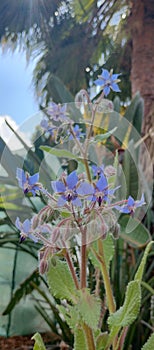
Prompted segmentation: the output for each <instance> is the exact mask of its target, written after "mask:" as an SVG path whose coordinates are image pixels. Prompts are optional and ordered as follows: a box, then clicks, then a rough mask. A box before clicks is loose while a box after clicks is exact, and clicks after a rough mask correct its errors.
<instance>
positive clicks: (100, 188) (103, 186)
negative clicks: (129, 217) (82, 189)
mask: <svg viewBox="0 0 154 350" xmlns="http://www.w3.org/2000/svg"><path fill="white" fill-rule="evenodd" d="M108 199H109V198H108V183H107V179H106V177H105V176H104V175H103V174H102V175H101V177H100V178H99V180H98V181H97V182H96V184H95V190H94V195H93V198H92V201H93V202H98V205H99V206H101V204H102V202H104V201H105V202H106V201H108Z"/></svg>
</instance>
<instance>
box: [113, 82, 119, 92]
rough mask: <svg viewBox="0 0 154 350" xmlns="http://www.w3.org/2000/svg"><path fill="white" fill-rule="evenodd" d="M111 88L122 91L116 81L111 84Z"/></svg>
mask: <svg viewBox="0 0 154 350" xmlns="http://www.w3.org/2000/svg"><path fill="white" fill-rule="evenodd" d="M111 89H112V90H113V91H115V92H120V91H121V90H120V89H119V86H118V84H116V83H112V84H111Z"/></svg>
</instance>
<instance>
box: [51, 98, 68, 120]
mask: <svg viewBox="0 0 154 350" xmlns="http://www.w3.org/2000/svg"><path fill="white" fill-rule="evenodd" d="M66 109H67V105H66V104H64V105H63V106H62V105H60V104H56V103H54V102H50V104H49V106H48V108H47V112H48V114H49V115H50V116H51V119H52V120H54V121H55V122H59V121H60V122H64V121H67V120H68V118H67V116H66Z"/></svg>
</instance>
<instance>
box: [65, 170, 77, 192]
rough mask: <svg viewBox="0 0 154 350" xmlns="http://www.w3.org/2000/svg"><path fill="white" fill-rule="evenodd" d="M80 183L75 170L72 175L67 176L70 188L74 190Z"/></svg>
mask: <svg viewBox="0 0 154 350" xmlns="http://www.w3.org/2000/svg"><path fill="white" fill-rule="evenodd" d="M77 182H78V176H77V173H76V171H75V170H74V171H73V172H72V173H71V174H69V175H68V176H67V179H66V183H67V186H68V188H70V189H73V188H74V187H75V186H76V184H77Z"/></svg>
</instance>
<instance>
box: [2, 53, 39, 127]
mask: <svg viewBox="0 0 154 350" xmlns="http://www.w3.org/2000/svg"><path fill="white" fill-rule="evenodd" d="M33 67H34V63H30V64H29V65H28V66H27V63H26V58H25V54H23V53H21V52H15V53H14V54H12V53H9V52H8V53H5V54H2V51H1V49H0V115H9V116H11V117H12V118H13V120H15V121H16V122H17V124H18V125H20V124H21V123H23V122H24V121H25V120H26V119H27V118H28V117H30V116H32V115H34V114H35V113H37V112H38V105H37V101H36V99H35V96H34V90H33V86H32V71H33Z"/></svg>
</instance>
